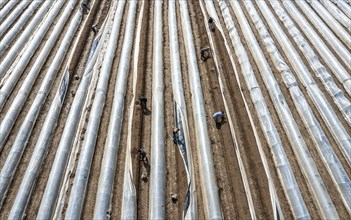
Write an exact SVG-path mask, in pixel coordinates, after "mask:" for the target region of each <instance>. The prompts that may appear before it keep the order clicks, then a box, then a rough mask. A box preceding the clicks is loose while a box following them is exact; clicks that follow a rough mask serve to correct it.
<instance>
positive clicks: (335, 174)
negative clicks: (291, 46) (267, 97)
mask: <svg viewBox="0 0 351 220" xmlns="http://www.w3.org/2000/svg"><path fill="white" fill-rule="evenodd" d="M259 5H260V7H261V8H262V13H263V15H264V16H265V17H267V18H268V19H267V20H268V22H271V23H272V25H271V26H273V25H275V27H276V28H277V27H279V24H278V23H277V21H276V20H275V19H274V18H273V17H272V15H271V13H270V11H269V8H268V7H265V6H266V5H265V3H264V2H261V3H259ZM245 6H246V7H247V9H248V11H249V14H250V16H251V18H252V20H253V21H254V23H255V26H256V28H257V30H258V31H259V34H260V37H261V40H262V42H263V43H264V45H265V47H266V48H267V50H268V51H269V55H270V57H271V58H272V61H273V63H274V65H275V66H276V67H277V69H278V70H279V71H280V72H281V74H282V76H283V79H284V82H285V83H286V85H287V87H288V89H289V90H290V94H291V96H292V98H293V101H294V105H295V106H296V108H297V110H298V113H299V115H300V116H301V118H302V119H303V122H304V124H305V126H306V128H307V129H308V131H309V133H310V135H311V137H312V138H313V140H314V142H315V144H316V145H317V150H318V152H319V153H320V155H321V158H322V159H323V162H324V163H325V165H327V168H328V171H329V173H330V175H331V176H332V178H333V180H334V183H335V185H336V187H337V188H338V189H339V192H340V194H341V197H342V198H343V200H344V203H345V205H346V206H348V207H350V202H351V198H348V195H350V193H351V183H350V180H349V178H348V176H347V174H346V172H345V170H344V168H343V167H342V165H341V163H340V161H339V160H338V158H337V157H336V155H335V154H334V151H333V148H332V147H331V146H330V143H329V141H328V139H327V137H326V135H325V134H324V132H323V130H322V129H321V127H320V125H319V123H318V121H317V119H316V118H315V116H314V114H313V112H312V110H311V108H310V107H309V105H308V104H307V101H306V99H305V97H304V96H303V94H302V92H301V91H300V89H299V88H298V86H297V83H296V79H295V77H294V75H293V74H292V73H291V70H290V68H289V67H288V65H287V64H286V63H285V61H284V59H283V57H282V56H281V55H280V53H279V51H278V49H277V48H276V47H275V44H274V42H273V39H272V38H271V37H270V35H269V33H268V30H267V29H266V27H265V25H264V24H263V22H262V20H261V19H260V17H259V15H258V13H257V11H256V9H255V8H254V6H253V4H252V3H251V1H245ZM272 29H273V28H272ZM270 80H274V81H275V79H270ZM289 81H290V82H291V83H290V85H289V83H288V82H289ZM291 117H292V116H291ZM309 122H312V123H309ZM294 147H295V148H301V147H302V146H299V145H298V146H294ZM304 151H306V152H307V154H301V153H299V152H298V153H297V154H296V155H298V157H299V161H301V162H302V164H304V163H305V162H306V161H310V160H311V159H310V158H308V157H309V156H310V155H309V153H308V149H307V148H306V147H305V148H304V149H301V150H300V152H304ZM306 157H307V158H306ZM311 167H313V165H312V166H306V165H305V164H304V165H303V166H301V170H303V171H305V172H307V173H311V172H315V171H313V170H312V171H310V170H308V169H310V168H311ZM313 169H314V170H315V168H313ZM316 174H317V175H308V176H309V179H314V180H313V181H310V182H314V183H315V182H318V181H320V182H321V179H316V178H317V177H318V176H319V175H318V172H317V173H316ZM322 184H323V183H320V185H322ZM310 186H311V188H313V189H314V191H315V192H316V193H318V194H320V196H317V197H319V199H320V198H322V199H323V200H325V201H324V204H332V202H331V201H330V198H329V199H328V197H329V195H325V194H326V193H327V192H326V189H325V188H324V189H323V188H322V189H321V188H319V187H315V184H310ZM317 186H319V184H317ZM348 187H349V189H348ZM321 206H323V205H321ZM327 206H328V207H329V205H327ZM329 208H330V207H329ZM329 208H328V209H324V208H323V207H322V208H321V209H323V211H322V212H326V211H328V210H329ZM334 211H335V210H334ZM335 212H336V211H335ZM325 216H327V215H325ZM327 218H333V216H330V215H328V217H327Z"/></svg>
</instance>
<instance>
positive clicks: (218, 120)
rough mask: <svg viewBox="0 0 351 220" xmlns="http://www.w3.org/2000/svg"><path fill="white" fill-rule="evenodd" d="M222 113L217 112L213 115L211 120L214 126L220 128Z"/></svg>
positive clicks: (222, 119) (222, 120) (222, 118)
mask: <svg viewBox="0 0 351 220" xmlns="http://www.w3.org/2000/svg"><path fill="white" fill-rule="evenodd" d="M224 119H225V118H224V112H222V111H218V112H216V113H214V114H213V120H214V121H215V122H216V126H217V127H220V126H221V125H222V124H223V122H224Z"/></svg>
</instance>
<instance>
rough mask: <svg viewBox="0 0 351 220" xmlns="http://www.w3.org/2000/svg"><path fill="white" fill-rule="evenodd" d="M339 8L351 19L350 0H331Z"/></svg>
mask: <svg viewBox="0 0 351 220" xmlns="http://www.w3.org/2000/svg"><path fill="white" fill-rule="evenodd" d="M331 1H332V2H333V3H334V4H336V5H337V6H338V8H339V9H340V10H341V11H343V12H344V13H345V15H346V16H347V17H349V18H350V19H351V6H350V1H349V0H331Z"/></svg>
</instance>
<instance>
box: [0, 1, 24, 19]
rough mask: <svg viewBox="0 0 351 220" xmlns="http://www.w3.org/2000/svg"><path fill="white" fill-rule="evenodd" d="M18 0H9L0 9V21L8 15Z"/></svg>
mask: <svg viewBox="0 0 351 220" xmlns="http://www.w3.org/2000/svg"><path fill="white" fill-rule="evenodd" d="M19 1H20V0H11V1H9V2H8V3H7V4H6V5H5V6H4V7H3V8H2V9H1V10H0V23H2V22H3V20H4V18H5V17H6V16H7V15H8V13H10V11H11V10H12V9H13V8H14V7H15V5H16V4H17V3H18V2H19Z"/></svg>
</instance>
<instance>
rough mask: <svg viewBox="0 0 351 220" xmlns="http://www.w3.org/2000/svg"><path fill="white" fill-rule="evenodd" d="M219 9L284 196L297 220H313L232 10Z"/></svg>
mask: <svg viewBox="0 0 351 220" xmlns="http://www.w3.org/2000/svg"><path fill="white" fill-rule="evenodd" d="M219 5H220V8H221V11H222V15H223V18H224V21H225V23H226V27H227V30H228V31H229V36H230V39H231V41H232V44H233V47H234V50H235V54H236V56H237V58H238V60H239V63H240V67H241V71H242V74H243V76H244V78H245V82H246V85H247V86H248V88H249V91H250V95H251V99H252V101H253V103H254V105H255V109H256V113H257V115H258V118H259V121H260V125H261V127H262V129H263V132H264V135H265V137H266V140H267V142H268V144H269V145H270V147H271V149H272V153H273V157H274V162H275V164H276V168H277V171H278V173H279V176H280V180H281V182H282V186H283V189H284V191H285V194H286V195H287V198H288V201H289V203H290V205H291V206H292V211H293V215H294V217H295V218H297V219H308V218H310V217H309V213H308V210H307V208H306V205H305V203H304V200H303V198H302V195H301V192H300V190H299V187H298V185H297V183H296V179H295V177H294V173H293V171H292V169H291V166H290V163H289V160H288V159H287V156H286V154H285V151H284V148H283V146H282V143H281V140H280V137H279V134H278V132H277V130H276V127H275V125H274V123H273V120H272V118H271V116H270V113H269V110H268V108H267V105H266V103H265V100H264V97H263V95H262V93H261V89H260V87H259V85H258V83H257V81H256V78H255V74H254V72H253V69H252V67H251V64H250V62H249V58H248V56H247V54H246V51H245V48H244V46H243V45H242V43H241V40H240V37H239V35H238V32H237V30H236V28H235V26H234V22H233V19H232V17H231V14H230V10H229V8H228V6H227V4H226V2H225V1H223V0H219Z"/></svg>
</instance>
